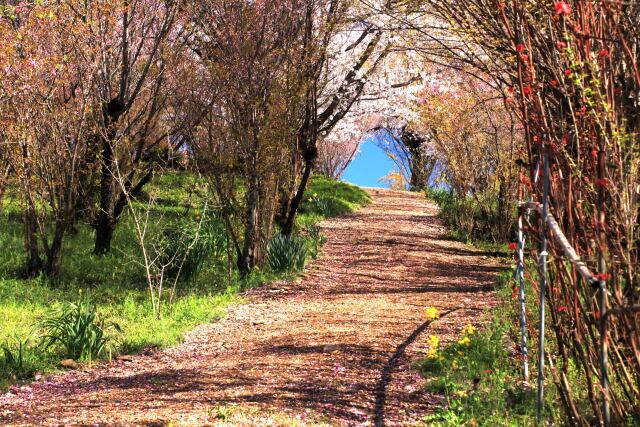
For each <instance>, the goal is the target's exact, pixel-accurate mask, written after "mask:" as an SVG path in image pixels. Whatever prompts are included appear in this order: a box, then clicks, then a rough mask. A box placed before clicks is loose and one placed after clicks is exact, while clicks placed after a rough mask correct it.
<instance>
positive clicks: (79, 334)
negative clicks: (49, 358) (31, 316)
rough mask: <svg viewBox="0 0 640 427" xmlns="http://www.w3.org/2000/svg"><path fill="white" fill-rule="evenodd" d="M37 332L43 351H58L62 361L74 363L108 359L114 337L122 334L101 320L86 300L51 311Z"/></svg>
mask: <svg viewBox="0 0 640 427" xmlns="http://www.w3.org/2000/svg"><path fill="white" fill-rule="evenodd" d="M38 328H39V329H40V331H41V332H42V336H43V341H42V344H43V345H44V346H45V348H46V349H49V348H51V347H61V348H62V350H63V353H64V355H65V357H68V358H70V359H74V360H94V359H97V358H99V357H101V356H104V355H106V354H108V355H109V356H110V355H111V347H110V344H111V342H112V341H113V338H114V336H113V333H114V332H116V333H119V332H121V330H120V327H119V326H118V325H117V324H116V323H113V322H109V323H107V322H104V321H103V320H102V319H100V317H99V316H98V312H97V309H96V305H95V304H94V303H92V302H90V301H89V299H88V298H87V297H85V298H81V299H80V300H79V301H78V302H77V303H66V304H64V305H62V306H61V307H60V308H58V309H55V310H53V311H52V312H51V313H50V314H49V316H48V317H46V318H45V319H44V320H42V321H41V322H40V323H39V324H38Z"/></svg>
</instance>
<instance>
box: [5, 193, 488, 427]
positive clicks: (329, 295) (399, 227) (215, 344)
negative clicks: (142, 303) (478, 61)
mask: <svg viewBox="0 0 640 427" xmlns="http://www.w3.org/2000/svg"><path fill="white" fill-rule="evenodd" d="M369 191H370V193H371V195H372V196H373V199H374V203H373V204H372V205H370V206H368V207H366V208H364V209H362V210H360V211H359V212H357V213H356V214H352V215H347V216H344V217H340V218H335V219H332V220H329V221H326V222H324V223H323V224H322V227H323V230H324V233H325V235H326V236H327V238H328V242H327V244H326V245H325V246H324V248H323V254H322V256H321V257H320V259H318V260H317V261H315V262H314V263H313V264H312V266H311V267H310V268H308V269H307V271H306V272H305V274H304V275H303V277H302V278H300V279H298V280H296V281H294V282H289V283H285V282H277V283H273V284H271V285H268V286H264V287H262V288H259V289H256V290H253V291H251V292H249V293H248V294H247V298H246V303H244V304H241V305H238V306H234V307H232V308H231V309H230V310H229V314H228V316H227V317H225V318H224V319H222V320H221V321H218V322H216V323H212V324H207V325H202V326H200V327H198V328H197V329H195V330H194V331H192V332H191V333H189V334H188V335H187V337H186V340H185V342H184V343H183V344H181V345H179V346H177V347H174V348H172V349H168V350H165V351H158V352H153V353H151V354H147V355H140V356H135V357H133V358H131V360H117V361H114V362H111V363H105V364H101V365H99V366H95V365H94V367H93V368H91V369H86V370H78V371H69V372H65V373H61V374H57V375H53V376H49V377H46V378H44V379H42V380H40V381H38V382H34V383H33V384H31V385H30V386H24V387H21V388H14V389H13V390H12V391H11V392H10V393H7V394H5V395H4V396H0V425H109V426H111V425H147V426H169V425H171V426H174V425H175V426H177V425H193V426H200V425H229V426H235V425H247V426H249V425H282V426H289V425H301V426H302V425H339V426H360V425H363V426H368V425H376V426H382V425H385V426H396V425H398V426H399V425H403V426H404V425H414V424H415V423H416V422H418V421H419V420H420V418H421V417H422V416H424V415H425V413H428V412H429V411H431V410H433V409H434V407H435V406H436V405H439V404H441V403H442V401H441V399H442V398H441V397H439V396H437V395H433V394H430V393H426V392H424V391H423V390H422V385H423V380H421V379H420V377H419V376H418V375H417V374H416V373H415V371H414V370H413V369H412V368H411V364H412V363H413V362H415V361H416V360H417V359H418V358H420V357H421V355H423V354H424V353H425V351H426V349H427V348H428V347H427V337H428V336H429V335H432V334H435V335H438V336H439V337H440V339H441V342H447V341H448V340H453V339H455V338H456V337H457V336H459V333H460V329H461V328H462V327H463V326H464V325H466V324H468V323H475V324H478V323H479V322H480V321H481V318H482V314H483V311H484V310H485V309H487V308H488V307H491V306H492V305H493V304H494V299H493V294H492V291H491V285H492V283H493V281H494V280H495V274H496V272H497V271H499V268H498V267H497V266H496V264H495V262H494V261H493V260H492V259H490V258H487V257H486V256H483V254H481V253H479V252H478V251H475V250H473V249H470V248H469V247H467V246H466V245H463V244H461V243H458V242H454V241H451V240H447V239H446V238H445V237H444V236H445V232H446V230H445V229H444V227H443V226H442V225H441V222H440V221H439V220H438V219H437V218H436V216H435V215H436V213H437V208H436V207H435V206H434V205H433V204H431V203H430V202H428V201H426V200H425V199H424V198H423V197H421V196H420V195H418V194H411V193H405V192H395V191H388V190H369ZM427 306H434V307H437V308H439V309H440V311H441V312H442V313H443V314H444V315H443V316H442V317H441V318H440V319H438V320H436V321H433V322H429V321H425V318H424V309H425V307H427Z"/></svg>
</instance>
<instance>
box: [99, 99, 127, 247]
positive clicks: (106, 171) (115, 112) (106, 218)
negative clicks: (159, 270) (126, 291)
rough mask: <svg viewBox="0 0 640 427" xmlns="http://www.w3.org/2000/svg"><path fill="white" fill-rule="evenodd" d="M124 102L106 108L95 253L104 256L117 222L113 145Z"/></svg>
mask: <svg viewBox="0 0 640 427" xmlns="http://www.w3.org/2000/svg"><path fill="white" fill-rule="evenodd" d="M124 108H125V105H124V103H123V102H122V100H120V99H118V98H114V99H112V100H111V101H109V103H108V104H107V105H105V106H104V109H103V116H104V126H105V129H106V136H105V137H104V138H103V139H102V171H101V174H100V206H99V211H98V217H97V218H96V222H95V229H96V240H95V245H94V248H93V253H94V254H96V255H104V254H106V253H108V252H109V251H110V250H111V239H112V238H113V229H114V227H115V220H114V216H113V208H114V203H115V194H114V191H115V179H114V176H113V165H114V152H113V143H114V142H115V139H116V129H115V124H116V122H117V121H118V119H119V118H120V116H121V115H122V113H123V112H124Z"/></svg>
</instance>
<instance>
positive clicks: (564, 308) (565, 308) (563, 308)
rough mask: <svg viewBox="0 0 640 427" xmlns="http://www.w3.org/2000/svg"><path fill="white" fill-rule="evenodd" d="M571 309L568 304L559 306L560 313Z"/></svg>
mask: <svg viewBox="0 0 640 427" xmlns="http://www.w3.org/2000/svg"><path fill="white" fill-rule="evenodd" d="M568 311H569V307H567V306H566V305H561V306H560V307H558V313H566V312H568Z"/></svg>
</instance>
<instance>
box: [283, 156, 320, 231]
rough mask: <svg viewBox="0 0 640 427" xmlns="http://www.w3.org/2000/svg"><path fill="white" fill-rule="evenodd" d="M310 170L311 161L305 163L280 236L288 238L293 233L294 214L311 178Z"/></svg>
mask: <svg viewBox="0 0 640 427" xmlns="http://www.w3.org/2000/svg"><path fill="white" fill-rule="evenodd" d="M312 170H313V161H305V162H304V173H303V174H302V179H301V180H300V184H299V185H298V191H297V192H296V195H295V196H293V199H291V205H290V206H289V214H288V215H287V219H286V220H285V222H284V224H283V225H282V234H284V235H285V236H290V235H291V233H293V224H294V221H295V219H296V214H297V213H298V208H299V207H300V202H302V198H303V197H304V191H305V190H306V188H307V183H308V182H309V177H310V176H311V171H312Z"/></svg>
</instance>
